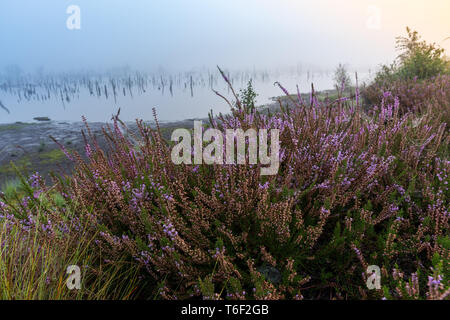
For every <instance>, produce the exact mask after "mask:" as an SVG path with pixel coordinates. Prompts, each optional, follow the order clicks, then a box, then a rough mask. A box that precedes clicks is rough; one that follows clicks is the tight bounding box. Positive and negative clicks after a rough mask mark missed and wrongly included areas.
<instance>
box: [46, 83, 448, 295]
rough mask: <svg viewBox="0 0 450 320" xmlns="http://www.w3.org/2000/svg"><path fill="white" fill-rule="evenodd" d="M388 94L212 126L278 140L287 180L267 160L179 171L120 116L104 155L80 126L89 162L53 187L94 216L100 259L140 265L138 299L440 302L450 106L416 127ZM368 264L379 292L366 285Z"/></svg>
mask: <svg viewBox="0 0 450 320" xmlns="http://www.w3.org/2000/svg"><path fill="white" fill-rule="evenodd" d="M225 80H226V81H227V79H226V77H225ZM230 86H231V85H230ZM283 90H284V89H283ZM284 91H285V90H284ZM232 92H233V93H234V90H232ZM285 92H286V93H287V91H285ZM388 96H389V93H387V92H386V93H384V94H383V99H382V101H381V104H380V105H379V106H378V107H377V108H374V109H373V110H371V112H370V113H369V114H366V113H365V112H364V111H363V109H362V107H361V105H360V103H359V99H358V94H356V97H357V98H356V100H354V99H347V98H340V99H338V100H336V101H334V102H332V103H330V102H326V103H325V102H319V101H317V100H316V99H314V95H312V96H311V101H310V103H309V104H305V103H304V102H303V101H302V100H301V99H300V98H299V99H298V101H296V100H295V99H293V98H292V96H289V99H291V100H292V102H293V104H294V105H295V107H294V108H287V107H283V108H282V110H281V112H279V113H276V114H260V113H258V112H257V111H255V110H254V109H253V108H248V107H247V106H246V105H245V103H246V102H243V101H241V100H240V99H239V96H238V95H236V94H235V95H234V97H235V101H234V103H233V104H231V103H230V106H234V108H233V109H232V113H231V114H230V115H220V116H219V117H217V118H213V117H211V123H210V126H211V127H213V128H216V129H218V130H226V129H236V128H241V129H243V130H246V129H248V128H258V129H278V130H280V144H281V152H280V161H281V166H280V169H279V173H278V175H275V176H265V177H261V175H260V170H261V166H262V165H261V164H257V165H233V164H230V165H228V164H227V165H185V164H181V165H175V164H174V163H173V162H172V161H171V157H170V154H171V152H170V148H171V144H170V143H169V142H167V141H165V140H164V139H163V138H162V135H161V133H160V129H159V125H157V126H156V128H151V127H149V126H147V125H145V124H144V123H143V122H142V121H137V125H138V128H139V133H138V134H133V133H132V132H129V131H128V130H127V128H126V126H125V125H124V124H123V123H122V122H121V121H120V120H119V119H117V118H116V119H114V122H113V124H112V126H107V127H105V129H104V135H105V137H106V138H107V140H108V145H109V147H108V148H107V149H105V150H102V149H101V148H100V147H99V146H98V143H97V142H96V137H95V136H94V135H92V134H91V132H90V129H89V125H88V124H87V123H86V133H85V141H86V148H85V149H86V158H87V160H85V159H84V158H83V156H81V155H79V154H77V153H70V154H69V153H68V156H69V157H70V159H72V160H73V161H74V163H75V171H74V174H73V176H71V177H68V178H67V179H60V180H59V181H57V184H56V185H55V187H56V190H57V192H58V193H59V194H61V195H64V200H65V201H66V203H67V205H69V206H70V207H71V208H72V210H73V212H90V213H91V214H90V215H89V216H88V219H89V221H90V222H89V224H88V225H89V226H90V228H91V230H90V232H88V234H91V236H93V237H96V240H97V241H95V244H96V245H97V246H98V248H97V251H100V252H102V257H103V259H106V260H107V261H108V262H110V263H113V264H115V263H121V262H123V261H124V260H123V259H124V257H126V258H125V261H128V262H129V263H133V264H134V265H136V266H137V267H138V268H140V270H141V276H142V277H143V278H142V279H141V281H140V283H141V284H142V285H145V286H146V287H147V288H150V289H151V290H150V291H151V292H148V291H147V292H146V294H145V295H143V296H141V297H144V298H153V297H155V298H164V299H183V298H194V297H198V298H203V299H302V298H307V299H313V298H322V299H329V298H336V299H355V298H368V299H381V298H386V299H391V298H393V299H399V298H404V297H407V298H417V299H419V298H442V299H444V298H447V297H448V292H449V278H448V262H449V249H450V248H449V234H448V230H449V228H448V217H449V214H448V175H449V161H448V151H449V150H448V145H449V135H448V129H447V123H446V119H447V118H446V117H444V116H442V114H443V113H444V112H446V113H448V108H449V104H448V101H446V103H444V104H442V105H441V104H440V103H439V100H432V101H430V105H428V106H427V109H426V110H424V112H423V113H422V114H421V116H420V117H418V116H417V115H416V114H414V113H411V112H401V108H400V101H399V99H394V101H393V103H390V102H389V100H388V99H387V97H388ZM65 152H66V151H65ZM246 163H248V162H246ZM95 235H97V236H95ZM368 265H378V266H379V267H380V268H381V270H382V284H383V289H380V290H369V289H368V288H367V287H366V280H367V277H368V275H367V274H366V269H367V266H368ZM432 268H433V269H432ZM399 274H401V275H402V276H401V277H400V276H399ZM413 274H414V275H413ZM403 275H410V276H411V277H414V279H413V280H411V284H409V283H408V285H409V286H410V287H411V286H412V285H413V286H414V288H415V289H414V290H413V291H410V293H411V294H409V295H405V293H404V292H403V291H401V290H403V289H402V288H403V287H405V286H406V284H405V283H406V281H407V279H406V278H405V276H403ZM429 277H431V278H429ZM430 279H431V280H430ZM430 281H431V282H430ZM433 281H434V282H433ZM436 281H437V282H436ZM398 288H400V289H398ZM399 290H400V293H399ZM411 290H412V289H411ZM408 292H409V291H408Z"/></svg>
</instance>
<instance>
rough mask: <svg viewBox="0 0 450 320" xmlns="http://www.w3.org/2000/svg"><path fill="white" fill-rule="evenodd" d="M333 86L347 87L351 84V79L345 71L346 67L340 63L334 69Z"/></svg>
mask: <svg viewBox="0 0 450 320" xmlns="http://www.w3.org/2000/svg"><path fill="white" fill-rule="evenodd" d="M333 80H334V86H335V87H336V88H338V89H344V88H349V87H350V86H351V85H352V81H351V79H350V76H349V74H348V71H347V67H346V66H345V65H343V64H341V63H339V66H338V67H337V68H336V70H335V71H334V77H333Z"/></svg>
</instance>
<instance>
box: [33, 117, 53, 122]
mask: <svg viewBox="0 0 450 320" xmlns="http://www.w3.org/2000/svg"><path fill="white" fill-rule="evenodd" d="M33 120H36V121H50V118H48V117H36V118H33Z"/></svg>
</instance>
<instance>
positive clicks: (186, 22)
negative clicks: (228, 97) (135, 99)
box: [0, 0, 450, 71]
mask: <svg viewBox="0 0 450 320" xmlns="http://www.w3.org/2000/svg"><path fill="white" fill-rule="evenodd" d="M69 5H78V6H79V7H80V10H81V20H80V21H81V29H80V30H69V29H67V27H66V20H67V18H68V17H69V15H68V14H67V13H66V9H67V7H68V6H69ZM406 26H410V27H412V28H413V29H416V30H417V31H419V33H421V34H422V35H423V37H424V39H426V40H428V41H431V42H436V43H438V44H440V45H441V46H443V47H444V48H446V50H447V52H449V51H450V40H447V41H445V42H443V40H444V39H445V38H447V37H450V0H428V1H424V0H314V1H312V0H311V1H310V0H70V1H66V0H34V1H29V0H0V70H2V68H3V67H5V66H7V65H11V64H17V65H20V66H21V67H22V68H24V69H26V70H30V71H34V70H35V69H36V68H38V67H39V66H43V67H44V69H46V70H54V71H59V70H79V69H88V68H110V67H115V66H123V65H129V66H131V67H133V68H141V69H145V70H150V69H153V68H158V67H160V66H161V67H164V68H166V69H169V70H170V69H189V68H193V67H201V66H207V67H212V66H215V65H217V64H219V65H221V66H223V67H225V68H240V67H253V66H256V67H278V66H288V65H297V64H311V65H316V66H322V67H324V68H333V67H334V66H336V65H337V64H338V63H339V62H343V63H348V64H349V65H351V66H354V67H371V66H373V67H375V66H376V65H378V64H380V63H387V62H390V61H392V59H393V58H394V57H395V56H396V52H395V50H394V46H395V37H396V36H398V35H404V34H405V27H406Z"/></svg>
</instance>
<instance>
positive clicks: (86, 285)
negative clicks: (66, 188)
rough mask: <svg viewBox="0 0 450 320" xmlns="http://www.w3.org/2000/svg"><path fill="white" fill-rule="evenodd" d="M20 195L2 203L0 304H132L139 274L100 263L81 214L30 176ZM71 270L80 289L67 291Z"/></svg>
mask: <svg viewBox="0 0 450 320" xmlns="http://www.w3.org/2000/svg"><path fill="white" fill-rule="evenodd" d="M18 189H20V192H16V193H15V194H14V193H12V192H9V194H4V193H3V194H1V198H0V299H7V300H11V299H14V300H16V299H20V300H22V299H26V300H33V299H39V300H45V299H52V300H53V299H57V300H61V299H63V300H64V299H70V300H73V299H102V300H103V299H130V298H133V297H134V296H135V293H136V292H139V290H138V287H137V286H136V282H137V277H138V274H137V273H136V271H137V269H136V268H135V267H133V266H132V265H130V264H127V263H126V261H123V262H121V263H118V264H115V265H111V264H107V263H104V262H103V261H102V260H101V253H98V252H97V251H96V250H95V248H96V246H94V241H95V233H93V234H92V235H93V236H88V233H87V232H86V230H87V228H86V224H85V222H83V217H82V216H81V215H76V214H75V213H74V212H71V210H70V207H68V206H67V204H66V201H65V200H64V198H63V196H62V195H60V194H58V193H53V192H52V191H51V190H48V189H47V188H45V186H44V184H43V180H42V177H41V176H40V175H39V174H37V173H36V174H33V175H32V176H31V177H30V179H29V181H25V180H23V181H22V184H21V185H20V186H19V188H18ZM69 265H79V267H80V268H81V271H82V274H81V275H82V282H81V284H82V286H81V289H80V290H69V288H68V287H67V286H66V280H67V277H68V275H67V274H66V270H67V267H68V266H69Z"/></svg>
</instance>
